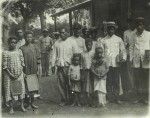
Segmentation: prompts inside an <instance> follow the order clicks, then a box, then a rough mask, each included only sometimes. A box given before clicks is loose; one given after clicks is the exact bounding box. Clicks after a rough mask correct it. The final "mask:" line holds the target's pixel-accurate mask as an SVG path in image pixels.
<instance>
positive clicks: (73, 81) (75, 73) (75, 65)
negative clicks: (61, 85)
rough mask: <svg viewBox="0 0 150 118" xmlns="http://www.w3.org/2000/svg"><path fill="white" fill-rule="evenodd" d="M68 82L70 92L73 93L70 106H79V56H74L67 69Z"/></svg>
mask: <svg viewBox="0 0 150 118" xmlns="http://www.w3.org/2000/svg"><path fill="white" fill-rule="evenodd" d="M68 75H69V81H70V88H71V92H72V93H73V103H72V105H71V106H75V105H77V106H80V101H79V95H80V91H81V87H80V54H74V55H73V58H72V64H71V65H70V67H69V72H68Z"/></svg>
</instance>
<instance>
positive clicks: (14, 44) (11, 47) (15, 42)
mask: <svg viewBox="0 0 150 118" xmlns="http://www.w3.org/2000/svg"><path fill="white" fill-rule="evenodd" d="M16 44H17V40H16V39H12V40H11V41H10V42H9V47H10V49H15V48H16Z"/></svg>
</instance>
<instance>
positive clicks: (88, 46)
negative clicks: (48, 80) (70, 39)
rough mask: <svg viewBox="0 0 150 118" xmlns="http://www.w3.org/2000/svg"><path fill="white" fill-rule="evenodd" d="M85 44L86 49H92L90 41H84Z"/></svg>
mask: <svg viewBox="0 0 150 118" xmlns="http://www.w3.org/2000/svg"><path fill="white" fill-rule="evenodd" d="M85 45H86V49H87V51H90V50H91V49H92V42H87V43H85Z"/></svg>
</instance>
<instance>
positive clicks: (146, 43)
mask: <svg viewBox="0 0 150 118" xmlns="http://www.w3.org/2000/svg"><path fill="white" fill-rule="evenodd" d="M130 50H131V53H130V57H131V58H130V61H131V62H132V66H133V76H134V83H135V92H136V94H137V96H136V97H137V98H136V100H135V101H134V103H137V102H143V103H148V83H149V82H148V79H149V68H150V58H149V55H150V53H149V50H150V32H148V31H146V30H145V29H144V18H142V17H138V18H137V19H136V32H135V33H134V34H133V42H132V45H131V46H130Z"/></svg>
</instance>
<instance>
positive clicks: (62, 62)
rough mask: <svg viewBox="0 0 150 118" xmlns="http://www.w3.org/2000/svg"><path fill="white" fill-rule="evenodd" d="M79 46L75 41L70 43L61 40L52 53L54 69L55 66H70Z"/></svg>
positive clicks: (57, 42) (55, 44) (56, 43)
mask: <svg viewBox="0 0 150 118" xmlns="http://www.w3.org/2000/svg"><path fill="white" fill-rule="evenodd" d="M77 51H78V50H77V44H76V42H75V41H72V42H70V40H68V39H66V40H65V41H63V40H61V39H59V40H57V41H56V42H55V43H54V45H53V51H52V67H53V66H69V65H70V64H71V58H72V56H73V54H74V53H77Z"/></svg>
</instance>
